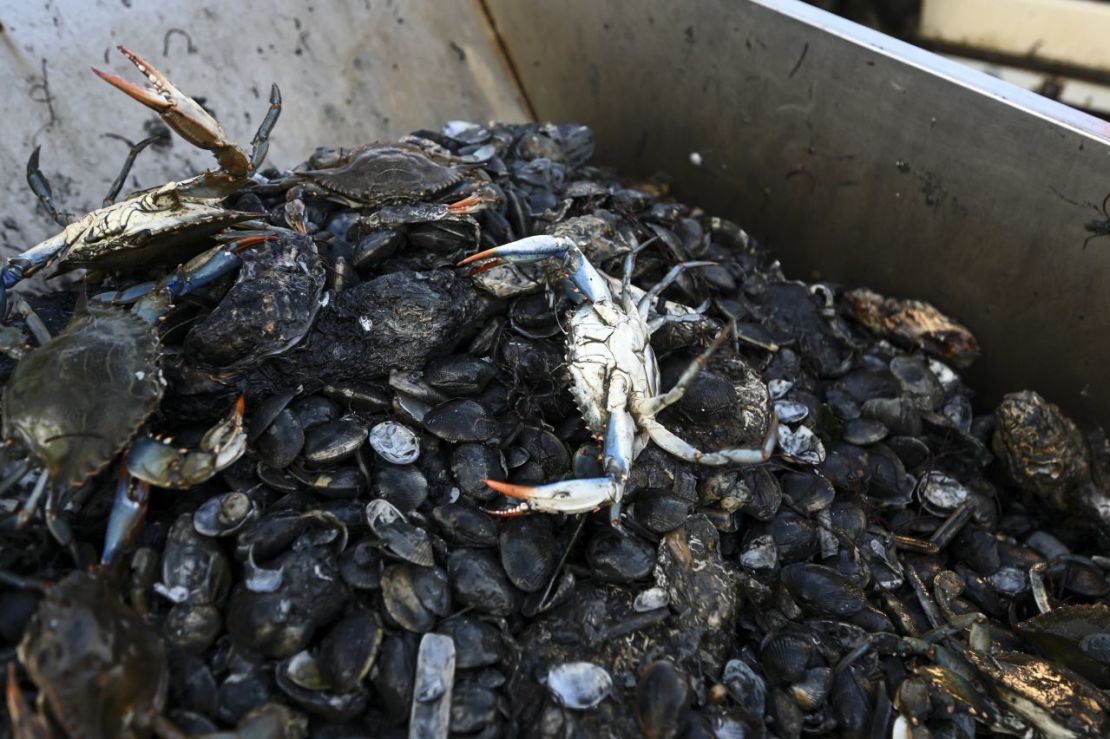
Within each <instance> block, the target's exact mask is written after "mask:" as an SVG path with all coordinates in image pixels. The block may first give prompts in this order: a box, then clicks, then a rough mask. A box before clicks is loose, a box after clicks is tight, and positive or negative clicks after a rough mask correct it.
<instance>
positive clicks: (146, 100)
mask: <svg viewBox="0 0 1110 739" xmlns="http://www.w3.org/2000/svg"><path fill="white" fill-rule="evenodd" d="M116 48H118V49H119V51H120V53H121V54H123V55H124V56H125V57H127V59H128V60H129V61H130V62H131V63H132V64H134V65H135V67H136V68H137V69H138V70H139V71H140V72H142V73H143V75H145V76H146V78H147V80H148V81H149V82H150V84H149V85H148V86H145V87H144V86H142V85H136V84H135V83H133V82H128V81H127V80H125V79H123V78H122V77H119V76H118V75H114V74H108V73H107V72H102V71H100V70H99V69H97V68H96V67H93V70H92V71H93V72H94V73H96V75H97V76H98V77H100V79H102V80H104V81H105V82H107V83H108V84H110V85H112V86H113V87H115V88H116V89H117V90H120V91H122V92H124V93H125V94H127V95H128V96H129V97H131V98H132V99H133V100H136V101H138V102H140V103H142V104H143V105H145V106H146V107H148V108H150V109H151V110H153V111H154V112H156V113H158V115H160V116H161V117H162V120H163V121H165V123H166V125H167V126H169V127H170V128H172V129H173V130H174V131H175V132H177V134H178V135H179V136H181V138H183V139H185V140H186V141H188V142H189V143H190V144H192V145H193V146H196V147H199V148H201V149H207V150H208V151H211V152H213V153H214V154H215V155H216V160H217V161H218V162H219V163H220V167H221V168H222V169H223V170H224V171H226V172H227V173H228V174H230V175H233V176H236V177H244V176H246V175H249V174H250V173H251V172H252V171H254V169H255V168H256V167H257V166H258V165H259V164H260V163H261V161H262V159H263V157H264V156H265V149H266V142H267V140H268V139H269V133H270V129H271V128H272V127H273V124H274V123H276V122H277V117H278V114H279V113H280V110H281V92H280V90H278V87H277V85H273V86H272V87H271V89H270V111H269V112H268V113H267V115H266V119H265V120H264V121H263V124H262V126H261V127H260V128H259V131H258V134H256V135H255V138H254V141H252V152H251V154H249V155H248V154H247V152H245V151H244V150H243V149H242V148H241V147H239V146H238V145H237V144H234V143H232V142H231V141H228V139H227V134H226V133H224V129H223V127H222V126H221V125H220V123H219V121H217V120H216V119H215V118H214V117H213V116H212V115H211V114H210V113H209V112H208V111H206V110H205V109H204V108H202V107H201V106H200V103H198V102H197V101H196V100H194V99H193V98H191V97H189V96H188V95H186V94H184V93H183V92H181V91H180V90H178V89H177V87H176V86H175V85H174V84H173V83H172V82H170V80H169V78H168V77H166V76H165V75H164V74H162V73H161V72H159V71H158V69H157V68H156V67H155V66H154V65H153V64H151V63H150V62H148V61H147V60H146V59H143V58H142V57H141V56H139V55H138V54H136V53H135V52H133V51H131V50H130V49H128V48H127V47H126V46H118V47H116Z"/></svg>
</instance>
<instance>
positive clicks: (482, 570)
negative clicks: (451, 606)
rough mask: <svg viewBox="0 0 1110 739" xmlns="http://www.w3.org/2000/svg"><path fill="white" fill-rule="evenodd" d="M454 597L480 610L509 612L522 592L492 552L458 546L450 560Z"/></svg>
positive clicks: (513, 608) (448, 563) (448, 567)
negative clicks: (511, 580) (516, 587)
mask: <svg viewBox="0 0 1110 739" xmlns="http://www.w3.org/2000/svg"><path fill="white" fill-rule="evenodd" d="M447 571H448V573H449V574H450V576H451V590H452V592H453V593H454V595H455V599H456V600H457V601H458V602H459V603H461V604H462V605H464V606H470V607H472V608H473V609H474V610H476V611H478V612H480V613H489V614H491V615H494V616H508V615H511V614H512V613H515V612H516V610H517V607H518V605H519V601H520V596H519V594H518V593H517V591H516V589H515V588H514V587H513V585H512V583H511V582H510V581H509V578H508V577H507V576H506V575H505V571H504V570H503V569H502V568H501V565H500V564H499V563H498V561H497V560H495V559H494V558H493V555H491V554H489V553H487V552H485V551H481V550H476V549H456V550H455V551H453V552H451V555H450V557H449V558H448V560H447Z"/></svg>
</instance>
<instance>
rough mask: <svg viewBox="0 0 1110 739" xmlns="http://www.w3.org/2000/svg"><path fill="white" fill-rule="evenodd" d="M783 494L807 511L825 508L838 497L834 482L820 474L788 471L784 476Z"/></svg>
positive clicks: (797, 506) (782, 481) (811, 511)
mask: <svg viewBox="0 0 1110 739" xmlns="http://www.w3.org/2000/svg"><path fill="white" fill-rule="evenodd" d="M781 483H782V492H783V495H785V496H787V497H789V498H790V500H791V501H792V502H793V503H794V506H795V508H800V509H802V510H803V511H805V512H807V513H816V512H817V511H821V510H824V509H825V508H828V507H829V504H830V503H832V501H833V498H835V497H836V490H834V489H833V486H832V483H831V482H829V481H828V480H827V479H825V478H824V477H822V476H820V475H816V474H806V473H800V472H788V473H786V474H785V475H783V476H782V479H781Z"/></svg>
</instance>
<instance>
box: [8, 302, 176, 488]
mask: <svg viewBox="0 0 1110 739" xmlns="http://www.w3.org/2000/svg"><path fill="white" fill-rule="evenodd" d="M159 348H160V347H159V342H158V335H157V333H156V332H155V331H154V329H153V328H152V327H151V326H150V324H148V323H147V322H146V321H144V320H143V319H141V318H139V317H138V316H135V315H132V314H130V313H127V312H125V311H121V310H119V309H116V308H103V307H98V306H95V305H94V306H90V307H89V312H88V314H86V315H82V316H78V317H77V318H75V319H73V321H71V322H70V324H69V325H68V326H66V328H65V330H64V331H62V332H61V333H60V334H58V335H57V336H55V337H54V338H53V339H52V340H51V341H49V342H47V343H46V344H45V345H43V346H42V347H40V348H38V349H36V350H35V351H32V352H31V353H30V354H28V355H27V356H26V357H24V358H23V360H22V361H21V362H20V363H19V364H18V365H16V368H15V371H13V372H12V376H11V378H9V380H8V384H7V385H6V386H5V388H4V434H5V436H9V437H10V436H12V435H13V433H15V434H18V435H19V436H20V437H21V438H22V439H23V440H24V441H25V442H26V443H27V444H28V446H30V448H31V452H32V453H33V454H34V455H35V456H36V457H38V458H39V459H41V460H42V462H43V463H44V464H45V465H46V467H47V469H48V470H49V471H50V476H51V477H52V478H53V479H54V480H56V481H58V482H60V483H62V484H64V485H66V486H68V487H77V486H79V485H80V484H81V483H82V482H84V481H85V480H87V479H88V478H89V477H91V476H92V475H94V474H96V473H97V472H98V471H99V470H100V469H102V468H103V467H104V466H105V465H107V464H108V462H110V461H111V460H112V459H113V458H114V457H115V456H116V453H117V452H119V451H120V450H121V449H122V448H123V447H124V446H125V445H126V444H127V443H128V442H129V441H130V440H131V439H132V437H134V436H135V434H136V433H137V432H138V430H139V428H140V427H141V426H142V425H143V423H145V422H146V420H147V418H148V417H149V416H150V414H151V413H153V412H154V409H155V408H157V407H158V402H159V401H160V400H161V399H162V392H163V384H162V377H161V372H160V369H159V365H160V352H159ZM59 378H64V381H61V382H59Z"/></svg>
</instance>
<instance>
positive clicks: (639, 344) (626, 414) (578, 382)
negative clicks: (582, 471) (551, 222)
mask: <svg viewBox="0 0 1110 739" xmlns="http://www.w3.org/2000/svg"><path fill="white" fill-rule="evenodd" d="M634 258H635V251H633V252H632V253H630V254H629V255H628V256H627V257H626V259H625V265H624V267H625V272H624V278H623V281H622V283H621V285H622V289H621V292H620V295H619V296H614V294H613V292H612V291H611V289H610V286H609V285H610V283H609V280H608V278H606V277H605V276H603V275H602V274H601V273H600V272H598V271H597V270H596V269H595V268H594V267H593V265H591V264H590V262H589V261H588V260H587V259H586V257H585V256H584V255H583V254H582V251H581V250H580V249H579V248H578V246H577V245H576V244H575V242H574V241H573V240H572V239H569V238H566V237H562V236H531V237H528V238H525V239H520V240H519V241H514V242H513V243H511V244H506V245H505V246H499V247H496V248H493V249H487V250H486V251H483V252H479V253H478V254H473V255H471V256H469V257H467V258H466V259H464V260H462V261H461V262H460V263H459V266H465V265H468V264H477V263H479V262H480V263H482V264H481V265H480V266H478V267H477V268H476V269H475V270H474V272H475V273H479V272H482V271H485V270H487V269H491V268H493V267H495V266H497V265H499V264H501V263H502V262H535V261H542V260H548V259H550V260H551V264H552V265H553V266H554V269H553V270H552V274H551V275H550V276H551V277H558V278H561V279H562V280H563V283H564V287H565V290H566V293H567V296H568V297H569V298H570V299H571V301H572V302H574V303H576V304H577V307H575V308H573V309H572V310H571V312H570V315H569V317H568V319H567V368H568V370H569V372H570V379H571V394H572V395H573V396H574V400H575V402H576V403H577V405H578V408H579V410H580V411H581V412H582V416H583V418H584V420H585V422H586V427H587V428H588V429H589V431H590V433H592V434H594V435H595V436H596V437H597V438H598V439H599V440H602V439H603V440H604V450H603V458H602V467H603V469H604V472H605V476H604V477H598V478H593V479H578V480H575V479H571V480H564V481H561V482H552V483H548V484H546V485H539V486H535V487H531V486H525V485H512V484H509V483H505V482H498V481H495V480H486V481H485V483H486V484H487V485H489V486H490V487H491V488H493V489H494V490H496V491H498V492H500V493H503V494H505V495H509V496H512V497H515V498H520V499H521V502H520V503H519V504H517V505H516V506H515V507H513V508H510V509H508V510H507V511H498V512H497V513H499V514H500V515H520V514H523V513H526V512H528V511H543V512H547V513H582V512H585V511H590V510H594V509H597V508H599V507H601V506H603V505H609V506H610V516H611V520H612V521H613V523H614V524H615V523H617V522H619V520H620V502H621V498H622V496H623V495H624V487H625V483H626V482H627V480H628V474H629V468H630V466H631V464H632V462H633V460H635V458H636V457H637V455H639V453H640V452H641V451H642V450H643V449H644V447H645V446H647V443H648V441H649V440H650V441H654V442H655V443H656V444H658V445H659V446H660V447H662V448H663V449H665V450H666V451H668V452H670V453H671V454H673V455H675V456H677V457H679V458H681V459H684V460H687V461H689V462H695V463H698V464H705V465H727V464H759V463H761V462H765V461H767V459H768V458H769V457H770V456H771V453H772V452H773V451H774V447H775V443H776V439H777V432H778V428H777V422H776V420H775V415H774V413H770V412H769V413H768V417H769V418H770V419H771V420H770V422H769V424H768V429H767V433H766V435H765V437H764V439H763V441H762V443H761V444H760V445H759V446H754V447H738V448H732V449H722V450H720V451H715V452H703V451H700V450H698V449H695V448H694V447H693V446H692V445H690V444H689V443H688V442H686V441H684V440H683V439H681V438H679V437H678V436H676V435H675V434H674V433H672V432H671V431H669V430H668V429H667V428H666V427H665V426H663V425H662V424H661V423H659V422H658V421H657V420H656V418H655V417H656V415H657V414H658V413H659V412H660V411H662V410H663V409H664V408H666V407H667V406H669V405H672V404H674V403H676V402H678V401H679V400H680V399H681V398H682V396H683V395H684V394H685V392H686V389H687V388H688V387H689V386H690V385H691V384H692V383H693V382H694V380H695V379H697V377H698V374H699V373H700V372H701V370H703V369H704V368H705V365H706V362H707V361H708V360H709V357H710V355H711V354H712V353H713V352H714V351H715V350H716V349H717V348H719V347H720V346H721V345H722V344H723V343H724V341H725V340H726V338H727V335H728V331H727V329H726V331H723V332H721V334H720V335H719V336H718V337H717V339H716V340H715V341H714V342H713V343H712V344H711V345H710V347H709V348H708V349H707V350H706V351H705V352H704V353H703V354H702V355H701V356H699V357H697V358H696V359H695V360H694V361H693V362H692V363H691V364H690V365H689V366H688V367H687V368H686V370H685V371H684V372H683V373H682V375H681V377H680V378H679V380H678V382H677V383H676V384H675V386H674V387H673V388H671V389H670V390H668V391H667V392H662V391H661V389H660V386H659V385H660V380H659V367H658V365H657V364H656V361H655V352H654V351H653V350H652V348H651V343H650V338H651V335H652V334H653V333H654V332H655V331H656V330H657V329H659V328H661V327H662V326H663V325H665V324H667V323H675V322H683V321H688V320H690V319H691V318H693V319H698V320H700V319H701V316H700V315H698V314H696V313H691V314H679V313H676V314H674V315H671V314H668V315H657V316H652V315H651V312H652V306H653V304H654V303H655V300H656V298H657V297H658V296H659V294H660V293H662V292H663V290H665V289H666V288H667V287H668V286H669V285H671V284H672V283H673V282H674V281H675V280H676V279H678V277H679V275H681V274H682V273H683V272H684V271H685V270H687V269H691V268H694V267H703V266H708V265H711V264H713V263H712V262H685V263H682V264H679V265H676V266H675V267H674V268H672V269H671V270H670V272H669V273H668V274H667V275H666V276H665V277H664V278H663V279H662V280H660V281H659V283H658V284H656V285H655V286H654V287H652V288H651V290H649V291H648V292H647V293H645V294H644V295H643V296H642V297H640V298H639V299H638V300H637V299H636V297H635V294H634V292H633V290H632V287H631V285H630V280H631V275H632V268H633V263H634Z"/></svg>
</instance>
